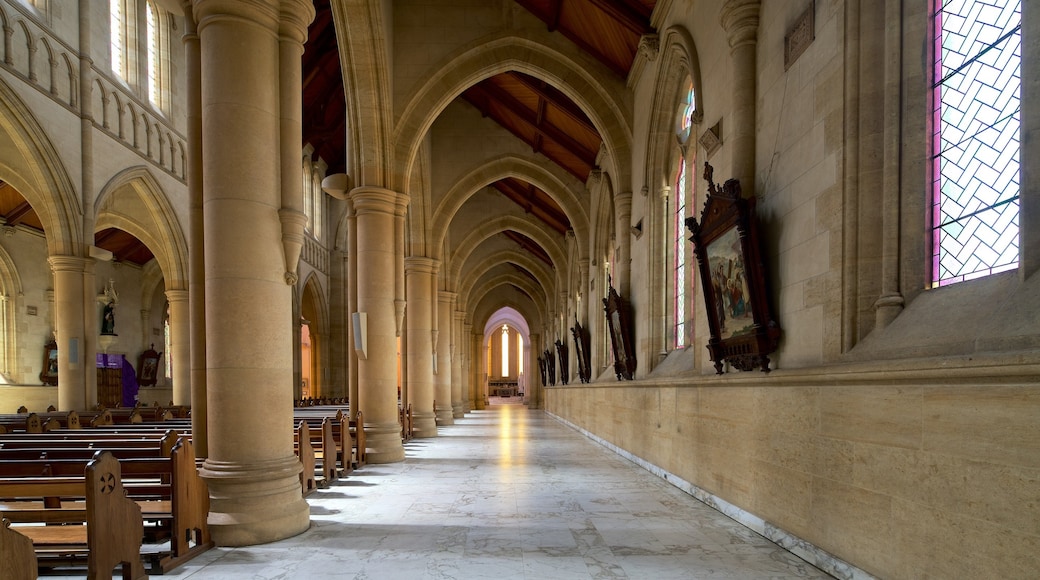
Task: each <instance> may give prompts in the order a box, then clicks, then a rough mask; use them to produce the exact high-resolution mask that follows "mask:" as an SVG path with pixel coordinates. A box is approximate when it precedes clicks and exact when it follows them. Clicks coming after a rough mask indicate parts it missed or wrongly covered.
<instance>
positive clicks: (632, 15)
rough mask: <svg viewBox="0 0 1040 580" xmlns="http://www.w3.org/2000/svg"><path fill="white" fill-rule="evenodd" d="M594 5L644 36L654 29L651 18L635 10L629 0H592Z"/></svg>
mask: <svg viewBox="0 0 1040 580" xmlns="http://www.w3.org/2000/svg"><path fill="white" fill-rule="evenodd" d="M590 1H591V2H592V4H593V5H594V6H596V7H597V8H599V9H600V10H602V11H603V12H605V13H606V14H607V15H608V16H610V18H611V19H613V20H614V21H615V22H617V23H618V24H620V25H622V26H624V27H625V28H627V29H628V30H630V31H632V32H634V33H635V34H638V35H639V36H642V35H644V34H649V33H650V32H652V31H653V29H652V28H650V18H649V17H648V16H644V15H642V14H640V13H639V12H636V11H635V10H633V8H632V6H631V5H630V4H628V3H627V2H623V1H619V0H590Z"/></svg>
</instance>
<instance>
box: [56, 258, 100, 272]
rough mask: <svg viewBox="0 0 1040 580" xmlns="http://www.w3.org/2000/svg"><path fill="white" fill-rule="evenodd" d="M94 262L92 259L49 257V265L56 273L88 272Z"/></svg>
mask: <svg viewBox="0 0 1040 580" xmlns="http://www.w3.org/2000/svg"><path fill="white" fill-rule="evenodd" d="M93 262H94V260H93V259H91V258H81V257H79V256H48V257H47V263H48V264H50V266H51V270H52V271H54V272H86V271H87V268H88V267H90V266H91V265H92V263H93Z"/></svg>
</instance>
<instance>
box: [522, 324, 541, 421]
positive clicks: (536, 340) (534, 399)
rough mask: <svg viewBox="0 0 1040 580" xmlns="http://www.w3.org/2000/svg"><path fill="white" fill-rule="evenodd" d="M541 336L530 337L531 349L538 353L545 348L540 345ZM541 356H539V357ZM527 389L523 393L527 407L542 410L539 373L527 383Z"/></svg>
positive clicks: (533, 335) (536, 334)
mask: <svg viewBox="0 0 1040 580" xmlns="http://www.w3.org/2000/svg"><path fill="white" fill-rule="evenodd" d="M541 341H542V336H541V335H540V334H538V333H535V334H532V335H531V348H535V349H538V352H544V351H545V347H544V346H543V345H542V342H541ZM539 356H541V355H539ZM527 384H528V388H527V390H526V391H525V392H524V394H525V396H526V397H527V406H528V407H529V408H531V409H541V408H542V392H543V391H544V388H543V384H542V375H541V371H539V372H538V373H535V374H534V376H532V377H531V380H530V381H528V383H527Z"/></svg>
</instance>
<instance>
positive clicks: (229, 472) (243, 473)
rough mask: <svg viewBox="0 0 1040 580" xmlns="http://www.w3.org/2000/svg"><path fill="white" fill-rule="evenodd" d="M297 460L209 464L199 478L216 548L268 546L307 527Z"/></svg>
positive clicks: (308, 514) (308, 512)
mask: <svg viewBox="0 0 1040 580" xmlns="http://www.w3.org/2000/svg"><path fill="white" fill-rule="evenodd" d="M300 469H301V467H300V462H299V460H298V459H297V458H296V456H291V457H287V458H284V459H278V460H273V461H262V462H257V463H251V464H244V463H237V462H230V461H214V460H212V459H207V460H206V461H205V463H204V464H203V466H202V469H201V470H200V472H199V473H200V475H201V476H202V478H203V479H205V480H206V483H207V484H208V486H209V497H210V508H209V518H208V519H207V521H208V523H209V530H210V535H211V536H212V537H213V541H214V542H215V543H216V544H217V545H218V546H251V545H254V544H266V543H268V542H274V541H276V540H282V539H285V538H289V537H292V536H295V535H297V534H300V533H302V532H304V531H306V530H307V528H309V527H310V525H311V520H310V506H309V505H307V502H306V501H305V500H304V499H303V494H302V491H301V489H300Z"/></svg>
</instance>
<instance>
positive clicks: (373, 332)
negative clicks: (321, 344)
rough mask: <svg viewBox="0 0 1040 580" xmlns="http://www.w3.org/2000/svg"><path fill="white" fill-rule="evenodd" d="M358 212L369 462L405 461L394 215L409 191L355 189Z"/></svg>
mask: <svg viewBox="0 0 1040 580" xmlns="http://www.w3.org/2000/svg"><path fill="white" fill-rule="evenodd" d="M350 198H351V201H352V202H353V203H354V212H355V214H356V216H357V253H356V254H355V255H356V256H357V267H358V270H359V271H361V272H364V273H365V275H364V277H363V278H361V279H359V280H358V281H357V308H358V312H363V313H365V314H366V315H367V320H368V328H367V337H366V338H367V340H366V344H367V353H366V355H364V358H363V359H362V360H359V361H358V385H359V390H360V392H359V397H360V402H359V408H360V410H361V411H362V412H363V413H364V415H365V436H366V437H367V439H368V460H369V461H370V462H371V463H391V462H394V461H402V460H403V459H404V446H403V445H402V444H401V426H400V422H399V417H398V407H397V327H396V322H395V320H396V318H395V314H394V313H395V307H394V299H395V298H394V297H395V290H394V289H395V284H396V281H397V275H396V272H395V269H396V265H397V259H396V257H395V253H396V252H395V244H394V213H395V208H396V206H397V205H398V204H399V203H400V201H399V200H401V198H403V199H404V200H405V201H404V203H407V201H406V200H407V197H406V196H404V194H398V193H395V192H393V191H390V190H386V189H381V188H377V187H359V188H356V189H354V190H353V191H351V192H350Z"/></svg>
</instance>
